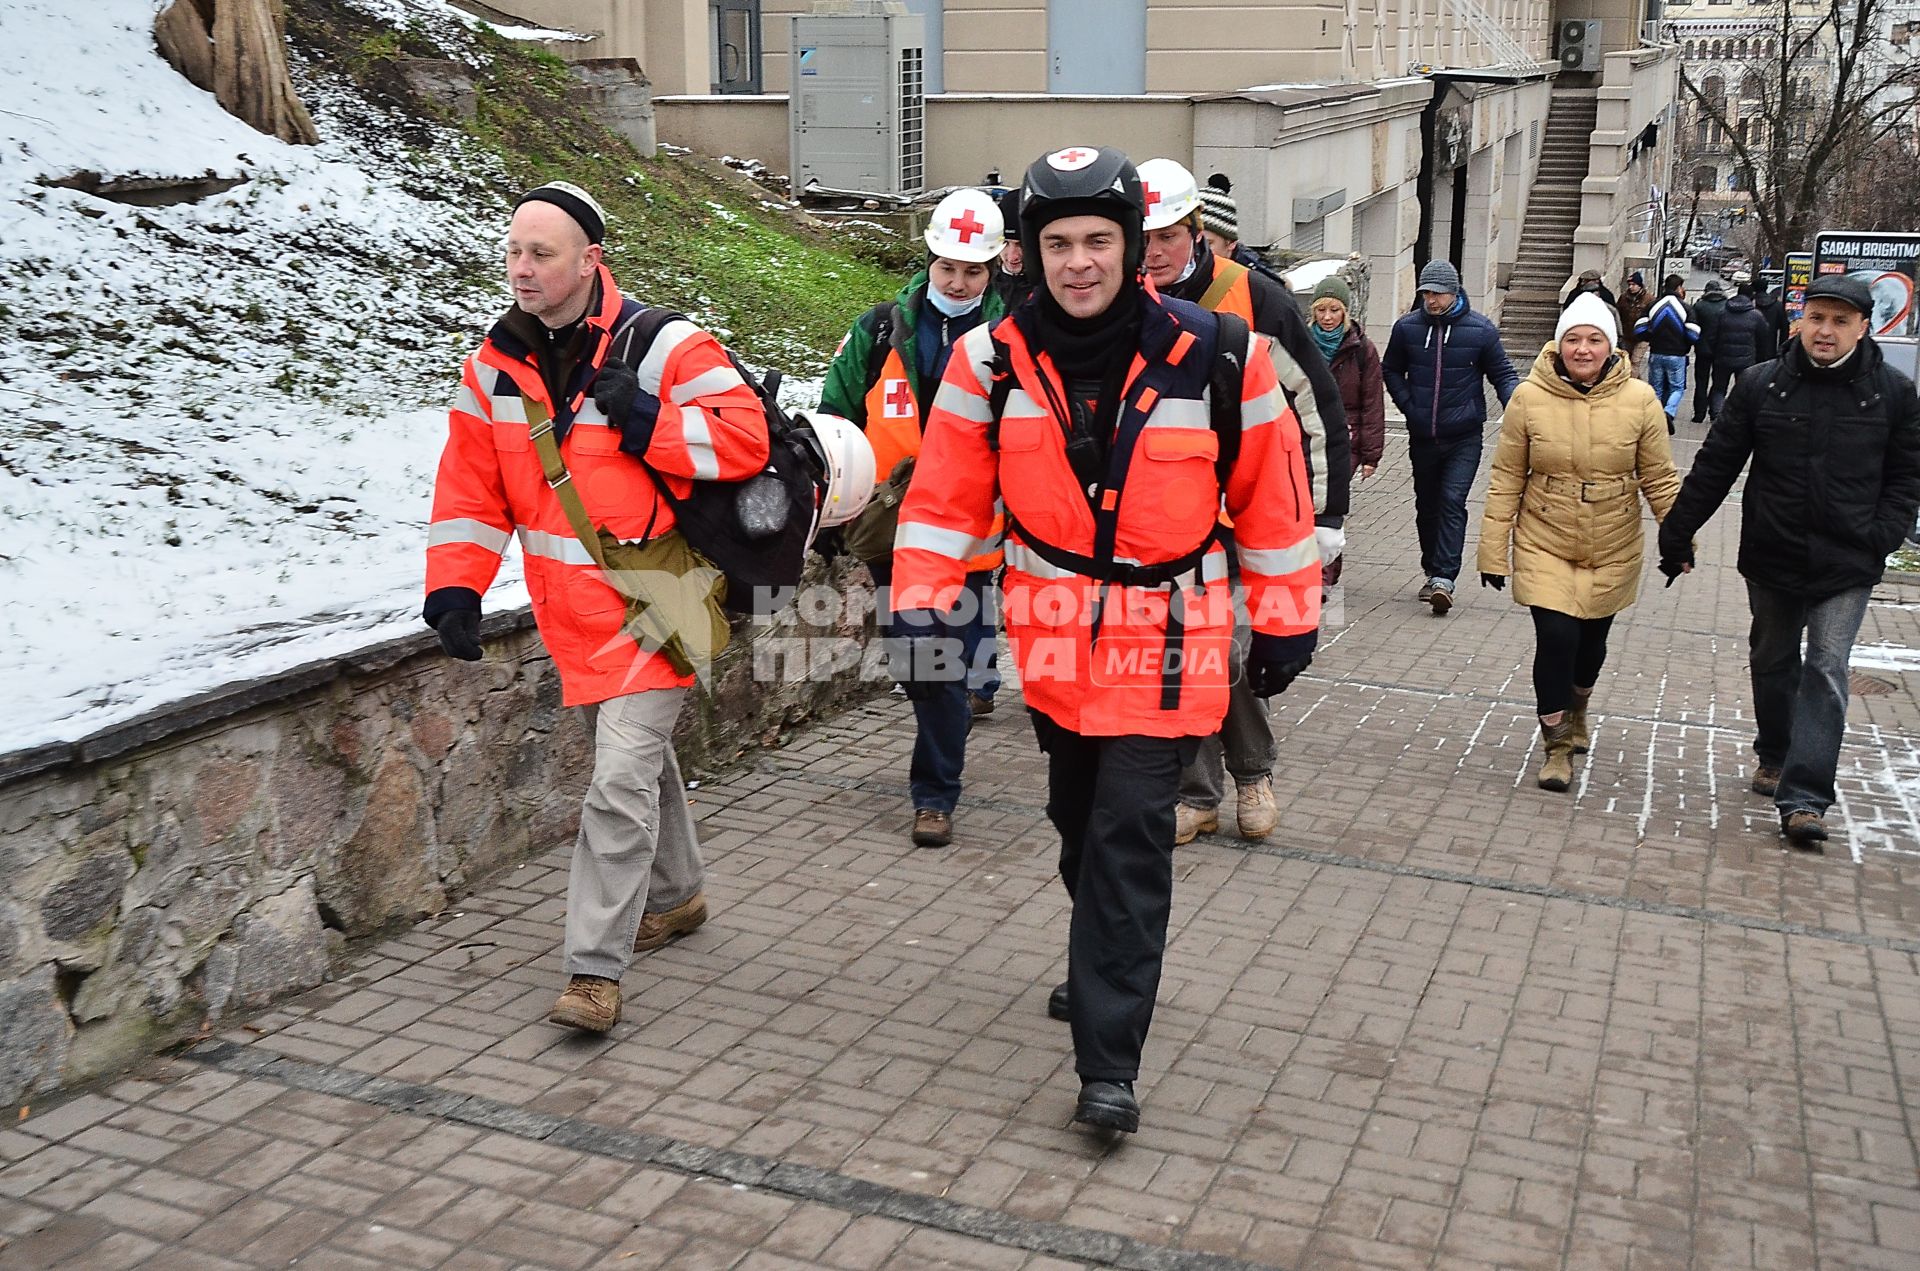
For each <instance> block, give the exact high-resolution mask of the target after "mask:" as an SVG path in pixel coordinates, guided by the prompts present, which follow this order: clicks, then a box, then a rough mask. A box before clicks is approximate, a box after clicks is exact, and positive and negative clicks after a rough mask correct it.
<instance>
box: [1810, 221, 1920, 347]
mask: <svg viewBox="0 0 1920 1271" xmlns="http://www.w3.org/2000/svg"><path fill="white" fill-rule="evenodd" d="M1813 256H1814V262H1813V273H1814V277H1816V278H1817V277H1820V276H1822V275H1825V274H1852V275H1853V276H1855V277H1856V278H1858V279H1860V281H1861V282H1864V283H1866V284H1867V288H1868V290H1870V291H1872V292H1873V333H1874V334H1875V335H1877V336H1905V337H1909V338H1911V337H1914V336H1920V306H1916V305H1915V303H1914V293H1915V289H1916V283H1920V234H1885V233H1880V232H1879V231H1859V232H1854V231H1849V230H1826V231H1823V232H1821V233H1820V234H1819V235H1817V236H1816V237H1815V238H1814V240H1813Z"/></svg>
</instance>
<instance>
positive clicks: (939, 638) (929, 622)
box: [886, 609, 967, 702]
mask: <svg viewBox="0 0 1920 1271" xmlns="http://www.w3.org/2000/svg"><path fill="white" fill-rule="evenodd" d="M937 623H938V618H937V616H936V615H935V614H934V612H933V610H931V609H903V610H901V611H900V612H899V613H897V614H895V615H894V616H893V634H892V635H891V636H889V637H888V638H887V644H886V649H887V670H888V672H889V673H890V674H892V676H893V678H894V680H895V682H896V683H898V684H899V685H900V687H901V688H902V689H904V690H905V691H906V694H907V700H908V701H910V702H927V701H932V700H933V698H934V695H935V694H937V693H938V692H939V690H940V685H942V684H952V683H955V682H957V681H959V680H962V679H964V678H965V677H966V674H967V667H966V663H965V662H964V661H963V660H962V659H961V657H960V641H958V640H956V639H954V638H953V637H952V636H951V635H948V634H947V633H946V632H945V630H944V629H943V628H942V627H940V626H938V625H937Z"/></svg>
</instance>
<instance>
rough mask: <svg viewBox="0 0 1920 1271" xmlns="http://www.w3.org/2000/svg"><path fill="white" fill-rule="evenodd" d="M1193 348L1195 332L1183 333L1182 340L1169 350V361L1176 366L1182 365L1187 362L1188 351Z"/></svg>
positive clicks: (1178, 340)
mask: <svg viewBox="0 0 1920 1271" xmlns="http://www.w3.org/2000/svg"><path fill="white" fill-rule="evenodd" d="M1192 347H1193V332H1191V331H1182V332H1181V333H1180V338H1179V339H1177V340H1175V341H1174V342H1173V347H1172V348H1171V349H1169V350H1167V361H1169V362H1171V363H1173V364H1174V365H1175V366H1178V365H1180V363H1182V362H1184V361H1186V358H1187V350H1188V349H1190V348H1192Z"/></svg>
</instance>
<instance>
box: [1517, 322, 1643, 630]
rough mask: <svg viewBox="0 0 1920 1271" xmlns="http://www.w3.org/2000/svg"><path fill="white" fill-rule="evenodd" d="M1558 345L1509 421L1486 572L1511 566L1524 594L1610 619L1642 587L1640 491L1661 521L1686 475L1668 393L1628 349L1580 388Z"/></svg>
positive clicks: (1525, 387) (1520, 395)
mask: <svg viewBox="0 0 1920 1271" xmlns="http://www.w3.org/2000/svg"><path fill="white" fill-rule="evenodd" d="M1555 352H1556V347H1555V346H1554V345H1552V344H1548V345H1546V346H1545V347H1544V348H1542V349H1541V350H1540V356H1539V357H1538V358H1536V359H1534V363H1533V371H1532V373H1531V374H1529V375H1528V376H1527V378H1526V381H1525V382H1524V383H1522V384H1521V385H1520V387H1519V388H1517V389H1515V390H1514V394H1513V400H1512V401H1510V402H1508V403H1507V411H1506V415H1505V417H1504V418H1503V419H1502V420H1501V422H1500V445H1499V448H1498V449H1497V450H1495V451H1494V455H1493V473H1492V476H1491V478H1490V479H1489V480H1488V482H1487V508H1486V515H1485V516H1484V518H1483V519H1482V520H1481V523H1480V572H1481V573H1483V574H1511V575H1512V576H1513V598H1514V600H1515V601H1516V602H1518V603H1519V604H1523V605H1538V606H1540V607H1541V608H1543V609H1554V610H1557V611H1559V612H1561V613H1566V614H1572V615H1573V616H1574V617H1576V618H1604V617H1606V616H1607V615H1608V614H1613V613H1619V612H1620V611H1621V610H1622V609H1625V608H1626V607H1627V606H1628V605H1631V604H1632V603H1633V600H1634V596H1635V595H1636V594H1637V593H1638V592H1639V589H1640V553H1641V544H1642V541H1643V540H1644V538H1645V535H1646V531H1645V529H1644V528H1643V526H1642V522H1641V520H1640V496H1641V495H1642V494H1645V496H1646V499H1647V503H1648V505H1649V506H1650V507H1652V509H1653V515H1654V519H1656V520H1659V519H1661V518H1663V517H1665V516H1666V514H1667V509H1668V508H1670V507H1672V506H1673V501H1674V499H1675V498H1676V497H1677V496H1678V495H1679V493H1680V476H1679V474H1678V473H1676V472H1675V471H1674V468H1673V452H1672V450H1671V448H1670V447H1669V446H1668V444H1667V417H1666V414H1665V412H1663V411H1662V410H1661V408H1660V401H1659V399H1658V398H1656V397H1655V396H1654V395H1653V389H1652V388H1651V387H1649V386H1648V385H1647V384H1646V383H1645V382H1644V381H1642V380H1637V379H1634V378H1633V376H1632V373H1631V369H1630V367H1629V365H1628V362H1627V359H1626V357H1625V356H1624V355H1622V356H1621V357H1619V358H1618V359H1617V360H1616V361H1615V362H1614V364H1613V366H1612V367H1611V368H1609V369H1608V371H1607V373H1606V374H1605V375H1603V376H1602V377H1601V379H1600V382H1599V383H1598V384H1596V385H1595V386H1594V388H1593V390H1592V392H1590V393H1585V394H1583V393H1581V392H1580V390H1579V389H1577V388H1575V387H1574V386H1573V385H1571V384H1569V383H1567V382H1566V381H1565V380H1563V379H1561V378H1560V375H1559V372H1558V371H1556V370H1555V369H1554V354H1555Z"/></svg>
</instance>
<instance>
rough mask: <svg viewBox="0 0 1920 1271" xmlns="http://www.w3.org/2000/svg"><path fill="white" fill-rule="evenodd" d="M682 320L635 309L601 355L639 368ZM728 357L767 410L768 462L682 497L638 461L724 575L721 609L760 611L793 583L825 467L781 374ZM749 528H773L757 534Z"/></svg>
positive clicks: (699, 484) (684, 530)
mask: <svg viewBox="0 0 1920 1271" xmlns="http://www.w3.org/2000/svg"><path fill="white" fill-rule="evenodd" d="M629 303H633V302H629ZM684 317H685V315H683V314H679V313H674V312H672V311H671V310H667V309H653V308H639V310H638V312H636V313H634V314H632V315H631V316H628V317H626V318H625V319H624V320H623V321H622V322H621V323H620V325H619V326H617V327H616V328H615V329H614V332H613V339H612V347H610V348H609V350H608V354H607V356H608V357H609V358H613V357H618V358H620V360H621V361H623V362H625V363H626V364H627V365H628V366H632V367H635V368H638V367H639V365H640V363H641V362H642V361H643V360H644V359H645V358H646V356H647V350H648V349H650V348H651V347H652V346H653V341H654V339H655V337H657V336H658V335H659V334H660V330H661V328H662V327H665V326H666V325H667V324H668V323H669V322H673V321H676V320H683V319H684ZM727 358H728V360H729V361H731V362H732V363H733V369H734V370H736V371H738V372H739V373H740V378H741V379H743V380H745V381H746V382H747V387H749V388H751V389H752V390H753V391H754V394H755V396H757V397H759V399H760V405H761V407H762V408H763V409H764V410H765V411H766V415H767V466H766V467H764V468H762V469H761V470H760V471H759V472H757V473H755V474H754V475H753V476H751V477H748V478H746V479H745V480H743V481H695V482H694V483H693V489H692V492H691V493H689V494H688V495H687V497H686V498H684V499H683V498H680V497H679V496H677V495H675V494H674V492H673V489H672V487H671V486H670V485H669V484H668V483H667V481H666V479H665V478H664V477H663V476H662V475H661V474H660V473H658V472H655V471H654V470H653V468H652V466H651V465H649V464H647V462H646V461H645V460H641V467H643V468H646V469H647V472H648V473H649V475H651V476H652V477H653V482H654V486H655V488H657V489H658V490H659V491H660V497H661V498H663V499H665V500H666V502H667V505H668V506H669V507H671V508H672V509H673V515H674V519H675V520H676V521H677V522H678V528H679V530H680V532H681V534H682V535H684V536H685V537H686V540H687V542H688V543H689V544H691V545H692V546H693V548H694V550H695V551H697V552H699V553H700V554H701V555H702V556H705V557H706V558H707V559H708V560H710V561H712V562H713V564H714V566H715V567H716V568H717V569H719V570H720V572H721V573H722V574H724V575H726V579H727V595H726V600H725V604H726V608H727V609H728V611H730V612H732V613H736V614H746V615H758V616H765V615H768V614H771V613H774V612H776V611H777V610H779V609H781V608H783V607H784V606H785V605H787V604H788V603H790V602H791V600H792V599H793V593H794V590H795V589H796V588H798V587H799V585H800V573H801V570H802V569H803V568H804V567H805V565H806V559H807V544H808V543H809V542H810V541H811V539H812V537H813V531H814V522H815V520H816V518H817V517H818V515H819V511H818V509H819V505H820V492H821V490H822V489H824V488H825V486H826V479H827V476H826V473H827V465H826V459H825V456H824V454H823V453H822V450H821V448H820V445H819V443H818V442H817V441H815V440H814V436H813V429H812V427H811V426H809V425H808V424H807V422H806V420H805V418H804V417H802V418H800V419H795V418H794V417H792V416H791V415H789V414H787V412H786V409H785V408H784V407H782V406H781V405H780V402H779V389H780V372H779V371H768V372H767V374H766V375H765V376H764V377H760V376H756V375H754V374H753V372H752V371H750V370H748V369H747V367H746V365H745V364H744V363H742V362H741V361H740V359H739V357H738V356H736V355H735V354H734V352H733V351H732V350H731V349H729V350H727ZM750 526H753V527H768V526H771V527H775V528H759V529H758V532H756V530H755V529H750V528H749V527H750Z"/></svg>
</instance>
